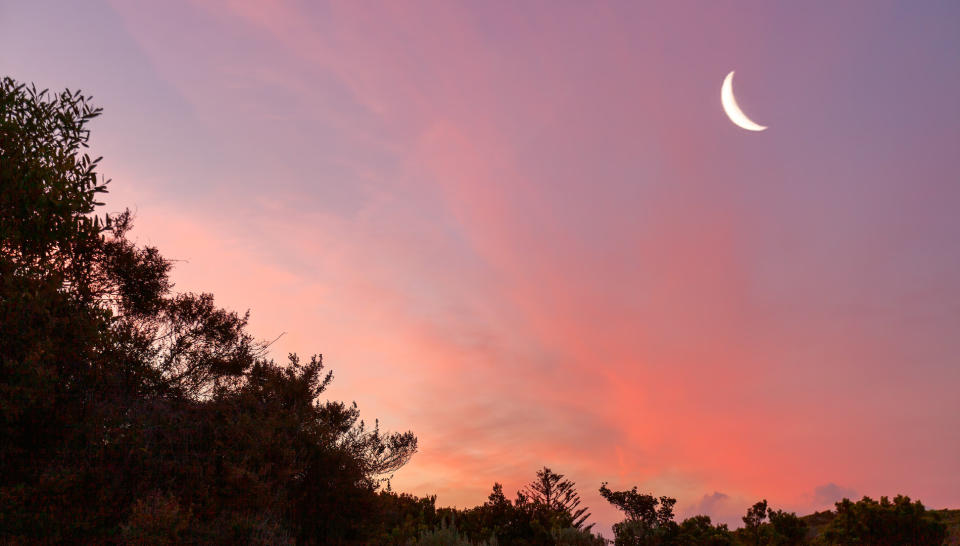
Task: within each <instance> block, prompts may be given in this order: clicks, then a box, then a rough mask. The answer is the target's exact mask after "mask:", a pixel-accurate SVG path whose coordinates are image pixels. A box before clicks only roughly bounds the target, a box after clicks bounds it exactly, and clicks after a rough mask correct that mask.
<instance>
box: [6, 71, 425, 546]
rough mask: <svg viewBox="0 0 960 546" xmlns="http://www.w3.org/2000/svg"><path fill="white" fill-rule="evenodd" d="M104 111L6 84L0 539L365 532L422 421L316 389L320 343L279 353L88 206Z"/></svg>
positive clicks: (77, 97)
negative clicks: (175, 283) (396, 427)
mask: <svg viewBox="0 0 960 546" xmlns="http://www.w3.org/2000/svg"><path fill="white" fill-rule="evenodd" d="M99 113H100V110H99V109H97V108H94V107H92V106H91V105H90V102H89V98H88V97H85V96H83V95H82V94H81V93H79V92H73V91H64V92H63V93H60V94H51V93H49V92H47V91H45V90H38V89H36V88H34V87H27V86H25V85H22V84H18V83H16V82H14V81H13V80H11V79H10V78H4V79H3V80H2V82H0V189H2V191H0V542H4V543H6V542H13V543H48V542H97V543H99V542H106V541H114V540H116V539H117V537H119V536H121V535H123V536H125V537H126V538H127V539H129V540H132V541H135V542H150V541H152V540H154V539H157V540H160V539H163V540H174V541H177V542H191V541H192V542H209V541H220V542H224V543H238V542H249V541H250V540H252V539H253V537H259V538H260V539H261V540H267V541H268V542H284V541H287V539H289V538H297V539H298V540H300V541H302V542H305V543H311V542H321V543H337V542H343V541H357V542H365V541H366V542H369V541H370V540H371V536H370V535H369V533H370V532H371V531H370V526H369V525H366V526H365V525H364V523H363V521H364V518H365V517H376V516H375V515H373V516H371V515H370V513H371V510H372V508H371V507H375V506H377V503H376V500H377V498H376V495H375V491H376V490H377V489H378V487H379V486H380V484H381V483H382V480H383V479H384V478H385V477H387V476H389V474H390V473H391V472H393V471H395V470H396V469H397V468H399V467H400V466H402V465H403V464H405V463H406V462H407V461H408V460H409V459H410V457H411V456H412V455H413V453H414V452H415V451H416V446H417V442H416V437H414V436H413V434H412V433H409V432H408V433H403V434H387V433H383V432H381V431H380V427H379V424H375V425H374V426H373V427H369V426H367V425H366V424H365V423H364V422H363V421H362V420H360V418H359V411H358V410H357V407H356V405H354V404H344V403H341V402H332V401H325V402H324V401H320V400H318V398H319V397H320V396H321V395H322V393H323V392H324V391H325V389H326V387H327V386H328V385H329V383H330V381H331V380H332V375H331V374H330V373H329V372H324V369H323V364H322V361H321V360H320V358H318V357H316V358H312V359H311V360H310V361H309V362H305V363H302V362H301V361H300V360H299V359H298V358H297V357H296V356H295V355H291V356H290V358H289V362H288V363H287V364H285V365H278V364H276V363H274V362H273V361H271V360H268V359H266V358H265V345H264V344H262V343H259V342H257V341H255V340H254V338H253V337H252V336H251V335H250V334H249V332H248V331H247V316H246V315H240V314H237V313H234V312H231V311H227V310H224V309H221V308H219V307H217V306H216V304H215V303H214V300H213V297H212V296H211V295H209V294H174V293H172V285H171V283H170V281H169V276H168V275H169V271H170V263H169V262H168V261H167V260H165V259H164V258H163V257H162V256H161V255H160V253H159V252H158V251H157V250H156V249H155V248H151V247H141V246H138V245H136V244H134V243H133V242H132V241H130V240H129V239H128V238H127V236H128V233H129V230H130V229H131V227H132V221H131V215H130V214H129V212H124V213H121V214H119V215H114V216H110V215H99V214H97V213H98V207H99V206H100V205H101V203H100V202H99V201H98V196H99V194H102V193H103V192H105V191H106V188H107V181H106V180H105V179H104V178H103V177H101V176H99V175H98V174H97V172H96V167H97V165H98V160H97V159H91V158H90V157H89V156H88V155H87V154H86V153H84V150H85V149H86V147H87V143H88V139H89V134H90V133H89V129H88V124H89V122H90V121H91V120H93V119H94V118H96V117H97V115H99ZM158 521H162V522H167V524H168V525H166V524H165V526H161V527H165V529H161V528H158V527H157V525H156V522H158ZM158 533H159V534H158Z"/></svg>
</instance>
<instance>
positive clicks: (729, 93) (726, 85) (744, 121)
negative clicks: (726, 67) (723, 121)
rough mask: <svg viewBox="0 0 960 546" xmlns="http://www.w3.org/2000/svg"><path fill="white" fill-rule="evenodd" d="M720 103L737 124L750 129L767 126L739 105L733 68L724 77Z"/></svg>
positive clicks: (731, 119) (762, 128)
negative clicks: (734, 86) (756, 120)
mask: <svg viewBox="0 0 960 546" xmlns="http://www.w3.org/2000/svg"><path fill="white" fill-rule="evenodd" d="M720 104H722V105H723V111H724V112H726V114H727V117H728V118H730V121H732V122H733V123H734V124H735V125H737V126H738V127H741V128H743V129H746V130H748V131H763V130H764V129H766V127H765V126H763V125H760V124H758V123H754V121H753V120H752V119H750V118H748V117H747V115H746V114H744V113H743V110H741V109H740V107H739V106H738V105H737V99H735V98H733V71H732V70H731V71H730V73H729V74H727V77H726V78H724V79H723V87H721V88H720Z"/></svg>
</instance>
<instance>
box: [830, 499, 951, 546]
mask: <svg viewBox="0 0 960 546" xmlns="http://www.w3.org/2000/svg"><path fill="white" fill-rule="evenodd" d="M836 507H837V510H836V516H835V517H834V518H833V520H832V521H831V522H830V524H829V525H827V527H826V529H825V530H824V532H823V540H824V542H825V543H827V544H874V545H877V546H888V545H890V546H892V545H894V544H942V543H943V541H944V540H945V539H946V536H947V527H946V525H944V524H943V523H942V522H941V521H940V517H939V514H937V513H936V512H931V511H927V509H926V508H925V507H924V506H923V504H922V503H921V502H920V501H914V502H910V497H905V496H903V495H897V496H896V497H895V498H894V499H893V501H892V502H891V501H890V499H888V498H887V497H880V501H879V502H877V501H875V500H873V499H871V498H870V497H863V498H862V499H860V500H859V501H857V502H852V501H850V499H843V500H842V501H840V502H838V503H837V504H836Z"/></svg>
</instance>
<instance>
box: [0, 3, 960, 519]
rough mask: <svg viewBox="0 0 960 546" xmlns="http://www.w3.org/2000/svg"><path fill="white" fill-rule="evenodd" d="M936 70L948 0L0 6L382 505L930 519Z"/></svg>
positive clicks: (940, 229) (12, 60) (144, 231)
mask: <svg viewBox="0 0 960 546" xmlns="http://www.w3.org/2000/svg"><path fill="white" fill-rule="evenodd" d="M958 55H960V4H957V3H956V2H933V1H930V2H913V3H908V2H900V3H887V2H842V3H838V2H822V3H817V2H795V3H786V2H782V3H771V2H736V3H728V2H697V3H685V2H662V3H659V5H651V4H649V3H640V2H622V3H602V4H601V3H589V4H588V3H582V2H569V3H566V2H542V3H534V2H523V3H515V2H509V3H508V2H474V3H470V4H455V3H453V2H437V3H428V2H411V3H406V2H384V3H379V4H378V3H360V2H343V3H330V4H327V3H319V2H292V1H280V0H278V1H272V2H254V1H248V2H244V1H211V2H200V1H194V2H191V1H179V0H173V1H169V2H102V1H99V0H91V1H86V2H68V1H62V2H47V1H43V0H37V1H23V2H17V1H13V2H0V68H2V73H3V74H5V75H10V76H13V77H14V78H16V79H18V80H21V81H33V82H36V83H37V85H38V86H43V87H50V88H53V89H58V88H62V87H71V88H81V89H83V90H84V91H85V92H87V93H88V94H92V95H94V97H95V100H96V102H97V103H98V104H99V105H101V106H103V107H104V109H105V114H104V116H103V117H102V118H101V119H99V120H98V121H97V122H96V123H95V125H94V142H93V144H94V152H95V153H96V154H102V155H104V156H105V157H106V159H105V161H104V164H103V171H104V172H105V173H106V174H107V175H108V176H109V177H112V178H113V179H114V183H113V185H112V186H111V194H110V198H109V202H108V205H109V208H110V209H111V210H117V209H121V208H123V207H126V206H130V207H132V208H134V209H135V210H136V211H137V214H138V228H137V230H136V231H137V234H138V238H139V240H140V241H141V242H143V243H148V244H154V245H157V246H158V247H159V248H160V249H161V251H162V252H163V253H164V254H165V255H166V256H167V257H169V258H173V259H176V260H182V261H179V262H178V263H177V266H176V272H175V280H176V281H177V284H178V289H181V290H193V291H201V290H202V291H211V292H213V293H215V294H216V295H217V297H218V301H219V302H220V303H221V304H223V305H225V306H228V307H231V308H235V309H239V310H245V309H247V308H249V309H251V311H252V325H253V329H254V332H255V333H256V334H257V335H258V336H260V337H263V338H268V339H273V338H275V337H277V336H278V335H280V334H281V333H285V335H284V336H283V337H282V338H281V339H280V340H279V341H278V342H277V343H276V344H275V345H274V349H275V356H276V357H278V358H282V357H283V355H285V354H286V352H288V351H296V352H299V353H301V354H311V353H316V352H322V353H323V354H324V356H325V359H326V361H327V363H328V364H329V365H330V366H331V367H332V368H333V369H334V371H335V373H336V376H337V380H336V381H335V383H334V386H333V389H332V391H331V394H332V396H334V397H337V398H345V399H350V400H352V399H356V400H357V402H358V403H359V404H360V407H361V411H362V412H363V414H364V415H365V416H366V417H368V418H371V419H372V418H373V417H379V418H380V419H381V423H382V424H383V425H384V426H385V427H386V428H388V429H394V430H396V429H401V430H405V429H408V428H409V429H412V430H413V431H414V432H416V433H417V434H418V436H419V437H420V441H421V452H420V453H419V454H418V455H417V456H416V457H415V458H414V460H413V462H412V463H411V464H410V465H409V466H408V467H406V468H404V469H402V470H401V471H399V472H398V474H397V476H396V478H395V480H394V482H393V485H394V488H395V489H400V490H405V491H409V492H412V493H416V494H426V493H438V494H439V502H440V503H441V504H457V505H459V506H465V505H474V504H477V503H479V502H482V501H483V500H484V499H485V497H486V495H487V493H488V492H489V489H490V487H491V485H492V484H493V482H494V481H501V482H504V485H505V488H506V490H507V491H508V492H512V491H514V490H515V489H516V488H517V487H519V486H520V485H521V484H522V483H524V482H526V481H528V480H529V479H530V478H532V477H533V474H534V471H535V470H536V468H537V467H538V466H540V465H543V464H547V465H550V466H551V467H553V468H554V469H555V470H558V471H560V472H563V473H566V474H567V475H568V476H569V477H571V478H573V479H574V480H575V481H577V483H578V485H579V487H580V490H581V492H582V494H583V497H584V499H585V501H586V502H587V504H589V505H590V506H591V508H593V512H594V514H595V516H596V517H595V519H596V520H597V521H599V522H600V523H601V525H609V524H610V523H611V522H612V521H614V520H615V518H616V515H615V514H614V513H613V511H612V509H611V508H610V507H609V506H605V505H604V502H603V501H602V499H600V498H599V495H598V494H597V493H596V490H597V487H599V484H600V482H601V481H609V482H610V483H611V486H612V487H630V486H632V485H639V486H640V487H641V488H642V489H644V490H647V491H651V492H653V493H655V494H657V495H661V494H666V495H671V496H675V497H677V498H679V499H680V503H679V504H678V506H679V507H680V508H681V510H680V511H681V513H682V514H684V515H687V514H690V513H692V512H694V511H704V512H707V513H709V514H711V515H713V516H714V517H716V518H719V519H720V520H721V521H729V522H731V523H738V522H739V516H740V515H742V513H743V510H744V508H745V507H746V506H747V505H748V504H750V503H752V502H753V501H755V500H758V499H759V498H767V499H769V500H770V501H771V502H772V504H773V505H774V506H776V507H783V508H787V509H790V510H798V511H801V512H807V511H811V510H814V509H822V508H824V507H827V506H830V505H831V503H832V502H833V501H834V500H837V499H838V498H840V497H842V496H844V495H846V496H859V495H864V494H868V495H872V496H878V495H893V494H896V493H898V492H902V493H906V494H909V495H911V496H914V497H919V498H920V499H922V500H923V501H924V502H925V503H926V504H928V505H931V506H934V507H947V506H952V507H960V397H958V396H957V390H958V386H960V356H958V355H960V335H958V332H960V214H958V213H957V211H958V209H960V62H958V58H960V57H958ZM730 70H736V71H737V77H736V80H735V90H736V94H737V99H738V101H739V102H740V105H741V106H742V107H743V109H744V110H745V111H746V112H747V113H748V114H749V115H750V116H751V117H752V118H753V119H754V120H756V121H757V122H758V123H760V124H762V125H767V126H769V127H770V128H769V129H768V130H767V131H765V132H762V133H750V132H747V131H743V130H741V129H739V128H737V127H735V126H734V125H733V124H731V123H730V122H729V120H728V119H727V118H726V117H725V115H724V113H723V111H722V109H721V107H720V84H721V82H722V80H723V77H724V76H725V75H726V74H727V72H729V71H730Z"/></svg>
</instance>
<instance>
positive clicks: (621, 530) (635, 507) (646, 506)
mask: <svg viewBox="0 0 960 546" xmlns="http://www.w3.org/2000/svg"><path fill="white" fill-rule="evenodd" d="M600 495H601V496H603V498H605V499H607V502H609V503H610V504H612V505H614V506H616V507H617V508H618V509H620V510H621V511H622V512H623V513H624V514H626V516H627V519H626V520H624V521H622V522H620V523H617V524H615V525H614V526H613V532H614V535H615V542H616V544H617V545H618V546H619V545H621V544H622V545H634V544H665V543H669V542H670V541H672V540H673V539H674V537H675V535H676V533H677V524H676V522H674V521H673V507H674V505H675V504H676V503H677V499H674V498H671V497H666V496H662V497H660V498H659V499H657V498H655V497H654V496H653V495H647V494H643V493H639V492H638V491H637V487H636V486H634V487H633V489H630V490H627V491H612V490H610V489H609V488H608V487H607V484H606V482H604V483H603V484H601V485H600Z"/></svg>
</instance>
